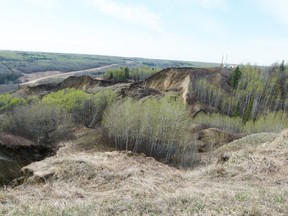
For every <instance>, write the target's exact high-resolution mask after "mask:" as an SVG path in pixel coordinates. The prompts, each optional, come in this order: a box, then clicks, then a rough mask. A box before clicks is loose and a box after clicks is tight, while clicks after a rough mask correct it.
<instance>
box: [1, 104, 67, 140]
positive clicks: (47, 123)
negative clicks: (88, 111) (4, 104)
mask: <svg viewBox="0 0 288 216" xmlns="http://www.w3.org/2000/svg"><path fill="white" fill-rule="evenodd" d="M3 118H4V119H3V122H4V125H2V127H3V129H4V130H5V131H7V132H10V133H12V134H15V135H19V136H23V137H25V138H28V139H32V140H35V141H38V142H41V138H45V137H47V135H48V134H49V133H51V132H55V131H57V129H58V128H59V127H60V126H64V127H66V126H68V125H71V116H70V115H69V114H68V113H67V112H66V111H65V110H64V109H61V108H59V107H57V106H46V105H43V104H38V105H30V106H20V107H16V108H15V110H14V112H11V113H8V114H7V115H6V116H4V117H3ZM62 132H64V131H63V130H62Z"/></svg>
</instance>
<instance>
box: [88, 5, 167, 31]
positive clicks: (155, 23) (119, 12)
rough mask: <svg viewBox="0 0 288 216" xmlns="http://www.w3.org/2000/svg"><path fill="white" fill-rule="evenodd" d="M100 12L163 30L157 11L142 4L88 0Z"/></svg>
mask: <svg viewBox="0 0 288 216" xmlns="http://www.w3.org/2000/svg"><path fill="white" fill-rule="evenodd" d="M87 1H88V2H89V3H90V4H91V5H93V6H94V7H95V9H96V10H98V11H99V12H101V13H103V14H106V15H108V16H111V17H114V18H117V19H121V20H124V21H127V22H129V23H133V24H137V25H140V26H144V27H146V28H150V29H153V30H158V31H159V30H161V20H160V18H159V16H158V15H157V14H156V13H153V12H151V11H150V10H149V9H148V8H147V7H144V6H141V5H128V4H121V3H119V2H116V1H114V0H87Z"/></svg>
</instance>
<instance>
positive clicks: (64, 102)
mask: <svg viewBox="0 0 288 216" xmlns="http://www.w3.org/2000/svg"><path fill="white" fill-rule="evenodd" d="M115 97H116V93H115V92H113V91H112V90H109V89H108V90H104V91H101V92H98V93H96V94H95V95H92V94H88V93H86V92H84V91H82V90H77V89H63V90H60V91H57V92H55V93H51V94H49V95H47V96H45V97H44V98H43V99H42V103H43V104H45V105H55V106H59V107H61V108H64V109H66V110H67V111H68V112H69V113H71V114H72V116H73V119H74V121H75V123H83V124H84V125H85V126H91V124H92V123H93V125H95V124H96V123H98V122H100V121H101V119H102V114H103V111H104V110H105V108H106V106H107V105H108V104H110V103H111V102H112V101H113V100H114V99H115Z"/></svg>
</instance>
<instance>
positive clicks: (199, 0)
mask: <svg viewBox="0 0 288 216" xmlns="http://www.w3.org/2000/svg"><path fill="white" fill-rule="evenodd" d="M178 1H180V2H182V3H185V4H191V3H192V4H196V5H198V6H200V7H202V8H205V9H215V8H219V9H225V8H227V3H228V1H227V0H178Z"/></svg>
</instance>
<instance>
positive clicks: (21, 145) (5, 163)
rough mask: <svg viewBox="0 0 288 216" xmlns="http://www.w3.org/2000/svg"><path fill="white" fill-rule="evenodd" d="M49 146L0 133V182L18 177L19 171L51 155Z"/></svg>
mask: <svg viewBox="0 0 288 216" xmlns="http://www.w3.org/2000/svg"><path fill="white" fill-rule="evenodd" d="M53 152H54V150H53V149H52V148H51V147H49V146H43V145H38V144H37V143H35V142H34V141H31V140H28V139H25V138H23V137H20V136H15V135H12V134H8V133H0V182H6V181H10V180H11V179H14V178H16V177H19V176H20V169H21V168H22V167H23V166H25V165H28V164H30V163H31V162H34V161H38V160H42V159H44V158H45V157H47V156H48V155H51V154H53Z"/></svg>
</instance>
